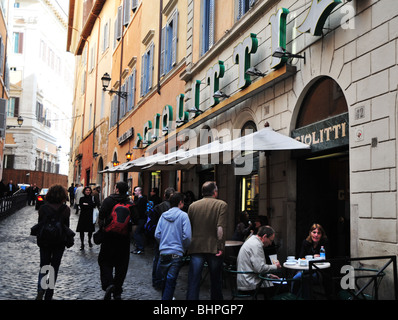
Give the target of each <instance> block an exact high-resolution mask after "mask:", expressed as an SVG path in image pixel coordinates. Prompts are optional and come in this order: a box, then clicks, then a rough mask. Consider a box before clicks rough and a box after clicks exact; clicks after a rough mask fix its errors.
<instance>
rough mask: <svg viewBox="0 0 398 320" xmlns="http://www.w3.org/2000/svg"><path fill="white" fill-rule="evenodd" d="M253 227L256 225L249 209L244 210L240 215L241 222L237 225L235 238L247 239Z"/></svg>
mask: <svg viewBox="0 0 398 320" xmlns="http://www.w3.org/2000/svg"><path fill="white" fill-rule="evenodd" d="M253 228H254V226H253V224H252V222H251V221H250V220H249V213H247V211H242V212H241V213H240V216H239V223H238V224H237V226H236V229H235V233H234V236H233V240H237V241H245V240H246V238H247V237H248V236H249V235H250V232H251V230H253Z"/></svg>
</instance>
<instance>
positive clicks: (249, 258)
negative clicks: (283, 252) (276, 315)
mask: <svg viewBox="0 0 398 320" xmlns="http://www.w3.org/2000/svg"><path fill="white" fill-rule="evenodd" d="M274 238H275V231H274V229H272V228H271V227H270V226H262V227H260V228H259V230H258V232H257V234H256V235H253V236H252V237H250V238H249V239H248V240H246V242H245V243H244V244H243V245H242V247H241V248H240V250H239V255H238V260H237V271H252V272H255V273H256V274H241V273H238V276H237V287H238V290H240V291H253V290H256V288H257V286H258V284H259V283H260V281H261V279H260V278H259V276H258V274H266V273H268V272H269V271H273V270H277V269H279V268H281V265H280V263H279V261H272V263H273V264H271V265H269V264H266V260H265V255H264V249H263V247H268V246H270V245H271V244H272V242H273V240H274ZM267 277H268V278H275V279H279V277H277V276H275V275H273V274H268V275H267ZM261 287H262V288H264V290H263V289H261V290H260V292H263V293H264V294H265V296H267V295H269V294H271V292H270V291H272V283H271V282H268V281H264V282H263V284H262V286H261Z"/></svg>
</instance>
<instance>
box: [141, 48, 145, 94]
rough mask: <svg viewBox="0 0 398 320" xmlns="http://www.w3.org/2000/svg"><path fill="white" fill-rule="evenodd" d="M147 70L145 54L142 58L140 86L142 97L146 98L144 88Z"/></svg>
mask: <svg viewBox="0 0 398 320" xmlns="http://www.w3.org/2000/svg"><path fill="white" fill-rule="evenodd" d="M145 69H146V54H143V55H142V57H141V84H140V97H143V96H144V88H145V83H144V80H145V77H144V75H145Z"/></svg>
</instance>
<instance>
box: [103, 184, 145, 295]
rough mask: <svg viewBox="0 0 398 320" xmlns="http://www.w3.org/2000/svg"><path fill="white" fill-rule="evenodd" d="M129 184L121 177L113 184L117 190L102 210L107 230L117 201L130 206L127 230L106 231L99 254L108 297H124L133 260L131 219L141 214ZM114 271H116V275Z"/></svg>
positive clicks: (104, 202) (133, 219)
mask: <svg viewBox="0 0 398 320" xmlns="http://www.w3.org/2000/svg"><path fill="white" fill-rule="evenodd" d="M128 188H129V187H128V184H127V183H126V182H123V181H120V182H118V183H116V185H115V187H114V193H113V194H111V195H110V196H108V197H107V198H105V199H104V201H103V202H102V205H101V208H100V210H99V217H98V224H99V226H100V228H103V229H104V230H105V231H106V230H107V229H108V228H109V226H111V224H112V223H113V221H114V220H113V217H112V213H115V212H114V211H113V209H114V208H115V206H116V205H118V204H122V205H125V206H128V207H129V211H130V212H129V216H130V217H129V218H128V221H129V223H128V226H127V229H126V233H125V234H122V233H117V232H111V231H107V232H104V239H103V241H102V243H101V248H100V253H99V255H98V264H99V267H100V277H101V287H102V290H104V291H105V296H104V299H105V300H109V299H110V298H111V296H112V294H113V298H114V299H121V294H122V292H123V283H124V279H125V278H126V274H127V270H128V265H129V260H130V232H131V222H130V220H131V221H132V223H136V222H137V220H138V217H137V216H136V214H135V211H134V210H133V203H132V201H130V198H129V196H128V194H127V191H128ZM113 272H114V275H113Z"/></svg>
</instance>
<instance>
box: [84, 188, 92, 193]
mask: <svg viewBox="0 0 398 320" xmlns="http://www.w3.org/2000/svg"><path fill="white" fill-rule="evenodd" d="M86 189H90V193H91V192H93V190H92V189H91V187H84V188H83V194H84V195H85V194H86Z"/></svg>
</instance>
